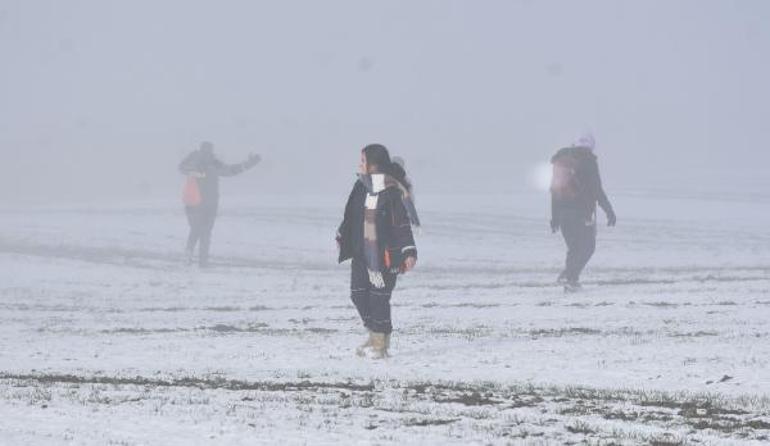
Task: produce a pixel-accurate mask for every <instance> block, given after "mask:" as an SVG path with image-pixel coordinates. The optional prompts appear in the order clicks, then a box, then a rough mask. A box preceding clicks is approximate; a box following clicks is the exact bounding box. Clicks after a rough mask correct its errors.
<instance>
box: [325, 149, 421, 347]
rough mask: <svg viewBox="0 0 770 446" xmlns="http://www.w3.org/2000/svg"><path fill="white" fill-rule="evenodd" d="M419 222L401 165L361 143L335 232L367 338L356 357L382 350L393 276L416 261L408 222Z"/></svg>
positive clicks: (383, 151)
mask: <svg viewBox="0 0 770 446" xmlns="http://www.w3.org/2000/svg"><path fill="white" fill-rule="evenodd" d="M419 224H420V222H419V219H418V218H417V212H416V210H415V207H414V201H413V200H412V194H411V184H410V182H409V180H408V179H407V178H406V172H405V171H404V168H403V167H402V165H400V164H398V163H394V162H392V161H391V159H390V154H389V153H388V150H387V149H386V148H385V146H382V145H380V144H371V145H368V146H366V147H365V148H364V149H363V150H362V151H361V164H360V166H359V172H358V181H356V184H355V185H354V186H353V191H352V192H351V193H350V198H348V203H347V206H345V216H344V219H343V221H342V224H341V225H340V227H339V230H338V231H337V243H338V245H339V250H340V256H339V261H340V263H342V262H344V261H346V260H348V259H352V265H351V280H350V294H351V299H352V300H353V304H354V305H355V306H356V309H357V310H358V314H359V315H360V316H361V320H362V321H363V323H364V327H366V329H367V330H368V331H369V338H368V340H367V341H366V342H365V343H364V344H363V345H361V346H360V347H359V348H358V349H357V353H358V355H359V356H370V357H373V358H383V357H385V356H387V354H388V348H389V347H390V334H391V332H392V331H393V326H392V323H391V319H390V298H391V295H392V293H393V289H394V288H395V286H396V279H397V276H398V274H400V273H406V272H408V271H411V270H412V269H413V268H414V266H415V264H416V263H417V247H416V246H415V242H414V236H413V235H412V225H415V226H419Z"/></svg>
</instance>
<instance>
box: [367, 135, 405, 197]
mask: <svg viewBox="0 0 770 446" xmlns="http://www.w3.org/2000/svg"><path fill="white" fill-rule="evenodd" d="M363 152H364V156H365V157H366V164H368V165H370V166H371V165H375V166H377V167H378V168H379V169H380V172H382V173H384V174H387V175H390V176H392V177H393V178H395V179H396V180H397V181H398V182H400V183H401V184H403V185H404V187H406V188H407V190H410V189H411V188H412V185H411V184H410V183H409V180H407V179H406V170H404V168H403V167H402V166H401V165H400V164H398V163H394V162H393V161H391V159H390V153H388V149H387V148H386V147H385V146H383V145H382V144H369V145H368V146H366V147H364V150H363Z"/></svg>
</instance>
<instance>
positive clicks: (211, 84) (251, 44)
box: [0, 0, 770, 202]
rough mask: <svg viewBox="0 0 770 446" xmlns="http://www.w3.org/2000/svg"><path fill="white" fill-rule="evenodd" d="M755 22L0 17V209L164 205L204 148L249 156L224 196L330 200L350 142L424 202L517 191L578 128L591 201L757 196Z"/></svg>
mask: <svg viewBox="0 0 770 446" xmlns="http://www.w3.org/2000/svg"><path fill="white" fill-rule="evenodd" d="M768 23H770V2H766V1H762V0H754V1H752V0H744V1H728V0H723V1H706V0H658V1H649V0H644V1H642V0H638V1H630V0H629V1H618V0H607V1H569V0H564V1H511V0H509V1H470V0H468V1H415V0H412V1H387V2H384V1H361V0H355V1H354V0H351V1H311V0H306V1H298V0H296V1H285V0H282V1H277V0H276V1H205V2H204V1H189V0H185V1H182V0H173V1H172V0H167V1H148V0H133V1H130V2H128V1H99V0H92V1H83V0H80V1H78V0H71V1H55V0H46V1H43V0H0V62H1V63H2V65H1V67H2V69H0V150H1V151H2V154H3V163H2V164H0V200H3V201H8V200H11V201H22V202H24V201H27V200H35V201H38V200H40V199H41V198H44V197H47V198H51V199H54V200H69V201H79V200H89V199H93V198H98V197H103V196H104V195H105V194H106V195H110V196H112V195H114V196H120V197H138V196H142V195H143V194H147V195H148V196H161V195H163V194H168V193H172V194H176V193H177V192H178V189H179V188H180V187H181V183H182V178H181V177H180V176H179V175H178V174H177V173H176V170H175V169H176V164H177V162H178V160H179V159H180V158H181V157H182V156H183V155H184V154H185V152H187V151H189V150H192V149H194V148H195V147H196V146H197V144H198V142H199V141H200V140H202V139H208V140H212V141H214V142H215V143H216V145H217V150H218V152H219V153H220V155H221V156H222V157H223V158H225V159H226V160H228V161H239V160H240V159H241V158H242V157H245V156H246V154H247V153H248V152H249V151H257V152H260V153H262V154H263V156H264V158H265V164H264V165H263V166H262V167H260V168H259V169H258V170H257V171H255V172H252V173H250V174H249V177H248V178H242V179H237V180H235V179H234V180H233V183H232V185H231V186H226V187H232V189H233V190H238V191H244V190H252V189H258V190H260V191H263V192H264V191H270V190H273V189H275V190H281V191H290V192H294V191H302V190H307V189H312V190H314V191H318V190H330V191H331V190H339V189H343V190H344V189H347V188H348V187H349V185H350V183H351V179H352V171H353V169H354V168H355V163H356V161H357V156H358V155H357V149H359V148H360V147H362V146H363V145H364V144H366V143H369V142H382V143H384V144H386V145H387V146H389V147H390V148H391V149H392V152H393V153H394V154H399V155H402V156H404V157H405V158H406V159H407V161H408V163H409V167H410V168H411V171H412V172H411V173H412V174H413V176H414V177H415V180H416V181H417V183H418V184H419V185H420V186H421V188H422V190H426V191H442V190H462V189H465V188H468V189H472V190H473V191H485V190H514V189H521V188H524V187H526V180H525V177H526V175H527V173H528V171H529V170H530V169H531V168H532V166H533V165H534V164H535V163H537V162H538V161H540V160H545V159H547V158H548V157H549V156H550V155H551V153H552V152H554V151H555V150H556V149H558V148H559V146H562V145H567V144H569V142H570V141H571V140H572V139H574V138H575V137H576V136H578V134H579V133H580V132H581V131H582V130H583V129H585V128H592V129H593V130H594V133H595V134H596V138H597V141H598V150H599V152H600V156H601V163H602V166H603V169H604V176H605V182H606V183H607V184H608V189H609V190H610V191H612V189H613V188H614V189H633V188H641V187H653V188H662V189H666V188H673V187H678V186H681V187H685V188H688V189H690V190H695V189H698V188H700V187H706V188H709V189H719V188H722V187H725V188H731V189H732V188H735V187H737V186H738V187H752V186H756V185H757V184H764V185H766V184H768V182H767V181H766V180H765V177H767V173H766V170H767V169H766V166H767V164H768V163H769V162H770V155H769V154H768V150H769V149H768V147H767V142H768V141H770V126H768V125H766V124H765V123H764V122H763V121H764V120H765V119H766V118H767V116H770V88H768V79H770V63H769V62H768V60H770V59H768V56H770V54H768V50H769V49H770V27H768V26H767V24H768ZM763 181H764V183H763ZM736 185H737V186H736Z"/></svg>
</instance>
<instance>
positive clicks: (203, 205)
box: [179, 141, 260, 268]
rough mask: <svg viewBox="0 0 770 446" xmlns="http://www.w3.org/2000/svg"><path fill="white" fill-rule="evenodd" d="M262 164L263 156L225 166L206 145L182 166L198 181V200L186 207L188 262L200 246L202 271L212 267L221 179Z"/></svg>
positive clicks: (204, 143) (180, 167) (201, 146)
mask: <svg viewBox="0 0 770 446" xmlns="http://www.w3.org/2000/svg"><path fill="white" fill-rule="evenodd" d="M259 162H260V157H259V155H256V154H251V155H249V158H248V159H247V160H246V161H244V162H242V163H238V164H225V163H223V162H222V161H220V160H219V159H217V157H216V156H215V155H214V144H212V143H210V142H208V141H204V142H202V143H201V145H200V148H199V149H198V150H196V151H194V152H192V153H190V154H189V155H188V156H187V157H186V158H185V159H184V160H183V161H182V162H181V163H180V164H179V171H180V172H181V173H182V174H183V175H187V176H188V178H192V179H193V180H194V183H195V184H194V186H195V187H196V192H197V197H196V198H197V199H196V200H195V202H188V203H186V205H185V212H186V214H187V221H188V223H189V224H190V235H189V236H188V237H187V259H188V261H189V262H190V263H192V261H193V256H194V253H195V247H196V245H198V244H200V252H199V256H198V262H199V265H200V266H201V267H202V268H205V267H207V266H208V261H209V249H210V246H211V232H212V230H213V229H214V222H215V221H216V218H217V210H218V207H219V177H229V176H234V175H238V174H239V173H241V172H244V171H246V170H248V169H251V168H252V167H254V166H255V165H257V164H258V163H259Z"/></svg>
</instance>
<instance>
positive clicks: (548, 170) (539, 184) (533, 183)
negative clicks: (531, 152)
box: [529, 163, 553, 192]
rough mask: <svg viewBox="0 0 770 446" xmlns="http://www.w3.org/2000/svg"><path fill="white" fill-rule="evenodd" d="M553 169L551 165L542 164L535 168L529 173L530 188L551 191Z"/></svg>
mask: <svg viewBox="0 0 770 446" xmlns="http://www.w3.org/2000/svg"><path fill="white" fill-rule="evenodd" d="M552 175H553V168H552V166H551V164H550V163H540V164H538V165H536V166H535V167H533V168H532V169H531V170H530V172H529V185H530V187H532V188H534V189H537V190H540V191H543V192H548V191H549V190H550V189H551V176H552Z"/></svg>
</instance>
